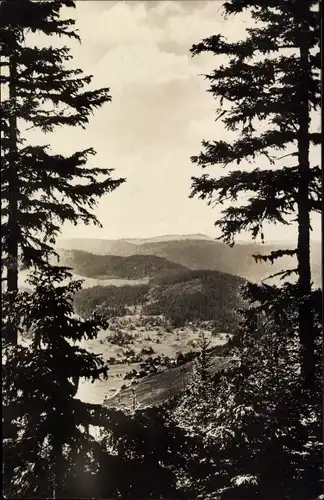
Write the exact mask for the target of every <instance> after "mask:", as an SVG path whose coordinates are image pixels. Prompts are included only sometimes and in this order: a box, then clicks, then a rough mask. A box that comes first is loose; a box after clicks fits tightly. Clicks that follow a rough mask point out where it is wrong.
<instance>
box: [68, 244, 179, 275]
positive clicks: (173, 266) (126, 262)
mask: <svg viewBox="0 0 324 500" xmlns="http://www.w3.org/2000/svg"><path fill="white" fill-rule="evenodd" d="M60 263H61V264H62V265H64V266H69V267H72V268H73V271H74V272H75V273H76V274H79V275H80V276H86V277H89V278H98V277H100V278H112V279H113V278H123V279H129V280H133V279H141V278H150V277H156V276H163V275H166V274H167V275H169V274H173V273H177V272H183V271H186V270H187V268H186V267H185V266H182V265H180V264H177V263H174V262H170V261H168V260H167V259H164V258H162V257H157V256H155V255H131V256H129V257H121V256H116V255H95V254H92V253H89V252H84V251H80V250H63V251H60Z"/></svg>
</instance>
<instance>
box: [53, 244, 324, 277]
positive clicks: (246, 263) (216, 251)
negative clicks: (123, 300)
mask: <svg viewBox="0 0 324 500" xmlns="http://www.w3.org/2000/svg"><path fill="white" fill-rule="evenodd" d="M198 236H199V235H198ZM198 236H197V237H196V236H195V235H193V236H191V237H190V236H188V237H185V238H184V239H181V238H180V237H178V238H177V239H167V240H166V239H163V238H162V239H157V238H155V239H153V240H152V239H147V240H144V239H143V240H124V239H120V240H99V239H86V238H84V239H75V240H73V239H70V240H60V242H59V245H58V248H59V249H60V250H59V251H60V252H61V251H62V250H61V249H63V248H64V249H78V250H84V251H87V252H92V253H94V254H101V255H116V256H123V257H129V256H133V255H141V256H144V255H147V256H153V255H155V256H157V257H161V258H163V259H167V260H168V261H170V262H173V263H175V264H179V265H180V266H184V267H186V268H189V269H210V270H215V271H221V272H227V273H230V274H232V275H236V276H241V277H242V278H245V279H248V280H250V281H255V282H258V281H261V280H263V279H264V278H266V277H267V276H269V275H271V274H275V273H277V272H279V271H281V270H282V269H286V268H294V267H296V266H295V264H296V262H295V259H294V258H291V257H287V256H286V257H283V258H281V259H278V260H277V261H275V262H274V263H273V264H271V263H270V262H267V263H266V262H261V263H260V262H258V263H256V262H255V260H254V258H253V257H252V255H255V254H269V253H270V252H271V251H276V250H278V249H283V248H284V249H292V248H294V247H293V245H291V244H286V243H282V244H275V245H274V244H273V245H258V244H248V243H246V244H245V243H238V244H236V245H235V246H234V247H233V248H230V247H229V246H228V245H225V244H224V243H222V242H219V241H214V240H211V239H208V238H207V237H206V238H205V239H204V238H203V237H200V238H198ZM170 238H171V236H170ZM174 238H175V237H174ZM311 264H312V278H313V280H314V283H315V285H316V286H321V281H322V280H321V244H320V243H319V242H312V245H311ZM278 281H279V278H277V282H278Z"/></svg>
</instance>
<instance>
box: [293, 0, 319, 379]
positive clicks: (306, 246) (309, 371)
mask: <svg viewBox="0 0 324 500" xmlns="http://www.w3.org/2000/svg"><path fill="white" fill-rule="evenodd" d="M300 4H301V7H300V9H301V11H302V12H301V25H302V27H303V28H302V30H301V33H300V69H301V78H300V114H299V134H298V163H299V191H298V249H297V258H298V285H299V297H300V304H299V311H298V312H299V337H300V343H301V351H302V352H301V354H302V376H303V380H304V384H305V388H306V389H310V388H311V387H312V384H313V382H314V372H315V362H314V338H313V337H314V334H313V318H312V311H311V308H310V300H309V298H310V293H311V268H310V204H309V173H310V166H309V124H310V114H309V102H308V99H309V98H308V88H309V79H310V74H309V72H310V66H309V45H308V30H309V26H308V18H309V5H308V2H305V1H304V2H300Z"/></svg>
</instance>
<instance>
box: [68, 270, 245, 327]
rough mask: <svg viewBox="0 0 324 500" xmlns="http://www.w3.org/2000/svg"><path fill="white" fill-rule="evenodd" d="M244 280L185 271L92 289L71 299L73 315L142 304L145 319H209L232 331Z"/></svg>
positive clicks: (119, 313) (178, 321) (241, 303)
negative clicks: (133, 283)
mask: <svg viewBox="0 0 324 500" xmlns="http://www.w3.org/2000/svg"><path fill="white" fill-rule="evenodd" d="M243 284H244V280H242V279H240V278H237V277H236V276H231V275H230V274H225V273H219V272H217V271H187V272H180V273H174V274H173V273H172V274H171V275H169V276H164V277H160V276H157V277H155V278H152V279H151V280H150V282H149V284H148V285H145V284H143V285H124V286H113V285H111V286H100V285H98V286H95V287H90V288H85V289H83V290H80V291H79V292H78V293H77V294H76V296H75V308H76V312H77V313H78V314H80V315H81V316H85V317H87V316H90V315H91V314H93V313H94V312H95V311H97V312H98V313H100V314H101V315H103V316H105V317H110V316H111V310H112V308H113V310H114V313H115V315H117V316H123V315H124V314H126V313H127V310H129V308H128V309H127V306H137V305H142V306H143V307H142V312H143V314H145V315H148V316H159V315H164V317H165V318H167V319H168V320H170V321H171V322H172V323H173V324H174V325H175V326H183V325H185V324H186V322H189V321H194V320H205V321H206V320H207V321H208V320H213V321H214V323H215V326H216V324H217V328H218V329H219V331H221V332H232V331H233V329H235V326H237V324H238V313H237V312H238V311H239V309H240V308H242V307H243V306H244V301H243V299H242V298H241V293H240V287H241V286H242V285H243Z"/></svg>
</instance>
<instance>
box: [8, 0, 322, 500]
mask: <svg viewBox="0 0 324 500" xmlns="http://www.w3.org/2000/svg"><path fill="white" fill-rule="evenodd" d="M75 7H76V2H75V1H74V0H46V1H45V0H44V1H39V2H34V1H31V0H2V1H1V3H0V43H1V85H2V86H3V87H4V88H5V92H3V95H2V98H1V196H2V204H1V243H2V258H1V279H2V301H1V309H2V314H1V330H2V332H1V333H2V351H3V352H2V365H3V368H2V375H3V377H2V378H3V380H2V394H3V411H2V434H3V441H2V445H3V454H2V455H3V496H4V498H24V499H30V498H35V499H36V498H37V499H42V498H75V499H77V498H89V499H90V498H111V499H117V498H122V499H126V498H129V499H140V500H144V499H165V500H170V499H179V500H182V499H187V500H189V499H194V498H195V499H198V500H199V499H204V500H208V499H210V500H225V499H227V500H239V499H241V500H243V499H245V500H273V499H274V498H276V499H279V500H297V499H298V500H319V499H320V498H322V493H323V467H322V458H323V412H322V390H321V387H322V376H323V374H322V365H321V354H322V345H321V344H322V338H321V334H322V290H321V289H319V288H316V287H315V286H314V285H313V282H312V277H311V261H310V231H311V224H310V222H311V216H312V214H313V213H321V211H322V169H321V166H320V165H314V164H312V162H311V155H310V150H311V148H314V147H316V146H319V145H320V144H321V134H320V133H319V132H318V131H315V130H314V127H313V126H312V123H311V122H312V118H313V116H314V112H318V110H319V109H320V106H321V85H320V68H321V65H320V48H319V45H320V30H321V24H320V12H319V8H318V2H316V1H314V0H287V1H285V2H282V1H281V0H271V1H269V0H227V1H224V2H223V3H222V4H220V5H217V7H215V8H217V9H218V8H219V7H221V9H220V10H221V11H222V14H223V15H225V16H227V17H228V18H232V19H233V20H235V19H236V17H235V16H236V15H239V14H241V13H242V12H243V13H248V14H249V16H250V18H251V20H252V21H253V22H252V23H251V27H250V28H247V29H246V32H245V34H244V37H245V38H244V39H242V40H240V41H237V42H232V41H229V40H227V39H226V36H225V34H224V33H210V36H209V37H208V38H205V39H203V40H202V41H199V40H192V43H193V44H194V45H192V48H191V50H190V54H191V55H192V56H193V57H198V58H199V56H200V55H201V54H204V53H209V54H212V55H213V56H214V57H213V65H214V66H212V67H211V68H210V73H209V74H207V75H205V78H206V81H207V83H208V86H209V88H208V92H210V93H211V95H212V96H213V98H214V100H215V103H216V105H217V115H216V119H218V120H219V121H220V122H221V123H222V126H223V128H224V131H228V130H230V131H231V132H233V133H235V140H229V141H228V142H227V141H226V140H225V139H220V138H215V139H214V140H212V141H211V140H203V141H202V144H201V151H200V152H197V156H194V157H192V158H191V161H192V163H193V165H194V166H195V167H196V172H197V174H196V175H195V176H194V177H193V178H192V179H191V182H192V184H191V192H190V193H188V195H190V196H191V197H198V198H200V199H202V200H204V201H207V202H208V203H209V204H210V205H211V206H215V205H218V206H220V207H221V215H220V216H219V218H218V219H217V220H216V221H215V225H216V227H217V228H218V229H219V230H220V232H221V234H222V238H221V239H222V241H223V242H224V243H226V244H227V245H229V246H233V245H235V242H236V239H237V237H238V236H239V235H240V234H241V233H242V232H246V233H248V234H249V235H250V236H251V238H252V239H254V240H255V239H256V238H257V237H260V238H261V240H262V241H265V235H264V232H265V231H264V227H265V225H266V224H267V223H268V222H270V223H273V224H276V225H284V226H285V225H287V224H288V221H289V220H291V218H293V219H294V220H295V221H296V224H297V239H296V244H295V246H294V247H293V248H279V249H275V250H271V251H270V252H269V253H262V252H260V253H259V254H258V255H257V256H254V258H256V260H257V261H258V262H262V261H264V262H277V261H278V262H280V260H281V259H284V260H283V261H281V262H287V259H288V260H289V259H290V258H291V261H292V262H294V263H295V264H293V265H295V267H293V268H290V267H288V268H286V267H285V266H283V269H282V271H279V273H280V277H281V278H282V280H281V282H280V284H278V285H271V284H266V283H253V282H251V281H245V280H243V279H241V278H237V277H235V276H231V275H227V274H225V273H218V272H216V271H215V272H204V271H187V270H186V269H183V268H182V269H179V266H178V264H174V266H177V271H179V274H178V275H171V276H170V275H169V274H170V273H169V271H170V270H171V269H170V264H169V263H167V264H166V262H165V260H163V261H161V260H156V259H157V257H154V259H155V260H154V262H155V263H156V266H157V267H158V271H160V270H165V267H166V265H167V271H168V275H167V276H163V277H161V276H159V275H157V276H155V275H154V276H153V277H152V280H151V282H150V283H149V284H147V285H140V286H137V285H135V286H133V287H125V286H123V287H120V288H117V287H112V286H111V287H97V288H95V289H88V290H82V282H81V281H80V280H76V279H74V278H73V275H72V272H71V269H69V268H68V267H65V266H63V265H60V262H59V261H57V260H55V258H56V241H57V238H58V237H59V234H60V230H61V227H62V225H63V224H64V223H66V222H70V223H72V224H75V225H76V224H79V223H85V224H95V225H98V226H100V221H99V220H98V218H97V216H96V215H95V208H96V204H97V202H98V200H99V199H101V198H102V197H103V196H109V195H110V194H111V193H112V192H113V191H115V190H117V192H118V188H119V187H120V186H121V185H122V184H123V183H124V182H125V179H124V178H119V177H118V176H117V175H116V172H114V171H113V170H111V169H110V168H99V167H95V166H93V165H92V157H93V155H94V154H95V151H94V150H93V149H92V148H89V149H85V150H82V149H81V147H82V144H81V145H80V150H78V151H75V152H74V153H72V154H70V155H67V154H66V155H65V154H63V152H62V153H55V152H54V151H52V150H51V148H50V146H49V145H48V144H50V143H51V133H52V132H54V131H55V130H56V129H57V128H58V127H63V128H64V129H66V130H68V129H69V127H70V128H73V127H77V128H78V127H79V128H86V127H87V125H88V123H89V119H90V116H91V115H92V114H93V113H94V112H96V110H98V109H99V108H101V107H102V106H104V105H106V104H107V105H108V103H109V102H110V101H111V97H113V95H112V96H111V92H110V89H109V88H100V89H97V90H95V89H94V88H93V85H92V77H91V76H90V75H84V73H83V71H82V70H81V69H75V68H74V69H72V66H73V64H72V63H73V58H72V55H71V51H70V49H69V48H68V46H63V47H60V48H56V47H55V44H54V42H53V40H56V39H58V38H59V39H60V40H65V41H66V43H67V44H68V41H69V40H77V41H78V40H79V36H78V32H77V29H76V28H77V27H76V26H75V21H74V20H73V19H72V18H69V17H68V15H69V14H68V13H69V11H72V9H74V8H75ZM220 15H221V14H220ZM71 16H72V14H71ZM219 26H221V24H220V25H219ZM107 29H109V26H107ZM30 34H34V35H42V36H44V37H45V38H46V39H47V40H49V44H48V45H46V46H43V45H41V44H39V45H37V44H36V45H35V43H34V42H32V41H31V39H30ZM36 39H37V37H36ZM64 43H65V42H64ZM223 56H226V62H224V58H222V57H223ZM71 59H72V60H71ZM220 60H222V61H223V62H220ZM174 70H175V71H176V70H177V68H176V67H175V68H174ZM197 73H198V71H197ZM197 78H199V77H198V75H197ZM107 80H109V71H107ZM30 127H32V128H33V129H36V130H37V131H39V132H40V133H41V132H42V133H43V134H46V141H47V142H46V144H47V145H44V144H41V143H40V144H35V143H34V142H29V141H28V134H27V131H28V129H29V128H30ZM225 137H226V136H225ZM166 147H168V145H166ZM260 157H263V158H266V159H267V160H268V168H261V167H260V166H259V163H258V161H259V159H260ZM288 158H289V161H288ZM189 162H190V160H189V159H188V163H189ZM228 167H229V168H228ZM174 168H176V164H175V167H174ZM188 177H189V176H188ZM243 195H246V196H243ZM242 199H243V201H242ZM240 203H242V204H240ZM112 216H113V214H112ZM135 257H136V258H135ZM135 257H133V258H130V266H131V267H132V264H131V263H132V262H134V260H135V261H136V262H137V260H138V256H135ZM146 257H147V256H146ZM104 258H106V257H104ZM252 258H253V257H252V255H251V259H252ZM132 259H133V260H132ZM110 261H111V257H110ZM145 262H147V261H145ZM96 265H97V264H96ZM26 270H28V271H29V285H30V291H29V292H26V291H24V290H22V289H21V288H19V286H18V279H19V275H20V273H21V272H24V271H26ZM90 271H91V273H94V274H93V275H95V274H96V273H97V272H98V269H97V268H95V269H91V270H90ZM100 272H101V271H100ZM134 272H135V271H134ZM145 273H147V268H146V265H145V266H144V267H143V268H140V271H139V275H140V276H143V275H144V274H145ZM171 274H172V273H171ZM289 277H294V280H289V279H288V278H289ZM188 284H189V285H188ZM187 287H188V288H187ZM90 292H91V293H90ZM147 297H149V302H147V303H146V304H145V301H146V299H147ZM75 304H79V305H77V306H76V307H77V308H79V313H82V314H79V315H77V314H75V313H76V310H75ZM134 305H135V306H136V305H140V306H143V307H144V309H145V308H146V313H149V314H150V315H153V316H154V315H166V316H169V318H170V319H172V320H173V321H174V322H175V323H176V324H179V323H180V324H182V323H185V322H186V321H189V320H192V319H197V318H198V317H203V318H204V319H213V320H215V321H216V320H219V321H220V324H219V325H218V328H223V327H224V328H225V327H226V326H228V325H229V324H230V325H232V324H233V328H234V327H235V328H234V329H235V338H234V340H233V341H232V342H230V343H229V344H228V346H227V348H226V359H227V361H228V362H227V363H226V364H224V365H222V368H221V369H219V370H217V371H216V372H215V370H211V369H210V364H211V355H210V349H209V345H208V342H207V340H206V337H205V336H202V338H201V342H200V343H199V345H198V347H199V352H198V355H197V356H196V357H195V359H194V360H193V361H192V370H191V372H190V374H189V375H188V383H187V385H186V387H183V390H182V391H181V392H178V393H177V394H170V397H169V398H168V399H167V400H166V401H165V400H164V401H163V403H162V404H159V405H151V406H150V405H147V406H145V407H144V408H143V407H141V408H139V407H138V406H137V403H136V392H135V390H134V393H133V394H134V396H133V402H132V406H131V407H130V408H126V409H120V408H118V407H117V406H116V407H108V406H105V405H103V404H90V403H86V402H84V401H82V400H81V399H80V398H79V397H78V390H79V387H80V385H81V384H80V382H81V381H83V380H88V381H91V382H93V383H95V382H97V381H98V380H102V381H107V379H108V378H109V370H110V369H111V367H109V366H108V364H107V363H106V362H105V361H104V359H103V357H102V355H100V354H96V353H94V352H93V351H92V350H91V349H90V348H84V347H82V346H81V345H80V342H81V341H84V340H86V341H87V342H88V344H87V345H89V344H90V343H91V342H94V341H95V340H96V339H97V338H98V335H99V334H100V332H101V331H105V330H107V329H108V327H109V321H110V320H111V318H112V317H114V315H118V314H120V313H124V312H125V311H126V308H127V307H129V306H134ZM230 311H232V312H230ZM230 314H232V317H230ZM206 316H207V317H206ZM234 318H235V320H234ZM231 322H232V323H231ZM234 323H235V325H234ZM233 331H234V330H233ZM26 336H27V337H28V339H29V340H28V342H23V341H22V339H24V338H26ZM179 373H180V371H179ZM103 383H104V382H103ZM93 429H95V430H96V432H93Z"/></svg>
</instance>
